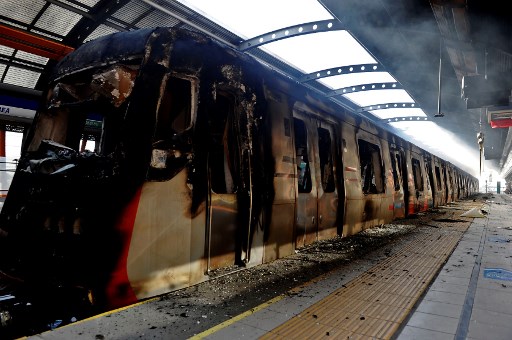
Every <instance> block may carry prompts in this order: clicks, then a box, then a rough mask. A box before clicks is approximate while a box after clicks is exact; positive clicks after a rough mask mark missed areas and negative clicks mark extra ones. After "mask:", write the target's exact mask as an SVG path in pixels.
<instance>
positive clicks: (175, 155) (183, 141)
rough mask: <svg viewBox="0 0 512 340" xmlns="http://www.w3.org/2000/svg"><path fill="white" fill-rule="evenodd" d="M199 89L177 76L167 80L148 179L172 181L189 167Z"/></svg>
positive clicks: (159, 110) (158, 115) (160, 106)
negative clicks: (192, 128) (192, 126)
mask: <svg viewBox="0 0 512 340" xmlns="http://www.w3.org/2000/svg"><path fill="white" fill-rule="evenodd" d="M196 87H197V85H196V82H195V81H193V80H191V79H184V78H180V77H177V76H171V77H169V78H168V79H167V83H166V88H165V91H164V93H163V95H162V98H161V101H160V105H159V107H158V112H157V115H156V126H155V134H154V136H153V151H152V154H151V164H150V168H149V170H148V174H147V179H148V180H158V181H164V180H169V179H171V178H172V177H174V176H175V175H176V174H177V173H178V172H180V171H181V170H182V169H183V168H184V167H185V165H186V164H187V162H188V160H189V154H190V151H191V144H192V142H191V140H190V135H189V133H188V132H189V131H190V126H191V124H192V113H193V107H195V105H194V101H195V98H196V97H195V96H194V94H195V89H196Z"/></svg>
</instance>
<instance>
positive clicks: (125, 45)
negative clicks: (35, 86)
mask: <svg viewBox="0 0 512 340" xmlns="http://www.w3.org/2000/svg"><path fill="white" fill-rule="evenodd" d="M155 30H156V28H145V29H139V30H134V31H128V32H118V33H113V34H110V35H106V36H102V37H99V38H97V39H95V40H92V41H90V42H88V43H85V44H83V45H81V46H80V47H79V48H77V49H76V50H75V51H73V52H72V53H69V54H68V55H66V56H65V57H64V58H63V59H62V60H61V61H60V62H59V63H58V64H57V65H56V67H55V68H54V69H53V72H52V75H51V77H50V81H54V80H56V79H58V78H60V77H62V76H64V75H66V74H69V73H73V72H76V71H78V70H82V69H85V68H89V67H97V66H101V65H104V64H108V63H111V62H114V61H120V60H130V59H135V58H140V57H142V56H143V55H144V53H145V49H146V43H147V41H148V38H149V36H150V35H151V34H152V33H153V32H154V31H155Z"/></svg>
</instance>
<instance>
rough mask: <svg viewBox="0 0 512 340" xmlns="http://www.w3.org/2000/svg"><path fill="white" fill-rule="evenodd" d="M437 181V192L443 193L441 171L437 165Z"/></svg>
mask: <svg viewBox="0 0 512 340" xmlns="http://www.w3.org/2000/svg"><path fill="white" fill-rule="evenodd" d="M435 171H436V179H437V190H438V191H441V189H442V188H441V170H439V167H438V166H437V165H436V170H435Z"/></svg>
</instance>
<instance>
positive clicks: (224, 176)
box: [208, 91, 238, 194]
mask: <svg viewBox="0 0 512 340" xmlns="http://www.w3.org/2000/svg"><path fill="white" fill-rule="evenodd" d="M210 108H211V111H210V133H211V138H212V143H211V144H210V156H209V159H208V162H209V164H210V176H211V177H210V180H211V188H212V190H213V192H215V193H217V194H231V193H235V192H236V190H237V185H236V183H237V181H236V177H235V175H236V171H235V168H236V167H235V160H236V159H237V155H238V143H237V141H236V136H237V133H236V131H235V128H236V127H235V124H234V122H233V118H234V110H235V105H234V98H233V96H231V95H229V94H228V93H225V92H222V91H217V96H216V99H215V101H214V102H213V103H212V105H211V106H210Z"/></svg>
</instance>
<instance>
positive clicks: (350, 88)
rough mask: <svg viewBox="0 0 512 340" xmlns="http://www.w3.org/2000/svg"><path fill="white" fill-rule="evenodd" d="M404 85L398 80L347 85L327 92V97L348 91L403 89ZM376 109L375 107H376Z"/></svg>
mask: <svg viewBox="0 0 512 340" xmlns="http://www.w3.org/2000/svg"><path fill="white" fill-rule="evenodd" d="M402 89H403V86H402V85H401V84H400V83H397V82H391V83H374V84H361V85H357V86H347V87H342V88H339V89H336V90H334V91H330V92H327V93H326V94H325V95H326V96H327V97H332V96H339V95H343V94H348V93H354V92H361V91H375V90H402ZM374 110H375V109H374Z"/></svg>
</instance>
